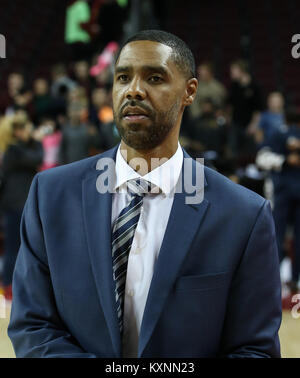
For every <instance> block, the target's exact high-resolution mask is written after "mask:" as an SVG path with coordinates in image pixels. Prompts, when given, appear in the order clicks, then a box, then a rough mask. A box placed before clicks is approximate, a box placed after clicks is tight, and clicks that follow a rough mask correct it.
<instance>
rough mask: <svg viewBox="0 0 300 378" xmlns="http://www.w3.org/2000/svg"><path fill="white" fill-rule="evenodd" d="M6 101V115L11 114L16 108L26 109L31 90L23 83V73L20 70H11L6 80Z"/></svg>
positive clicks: (30, 97) (28, 104)
mask: <svg viewBox="0 0 300 378" xmlns="http://www.w3.org/2000/svg"><path fill="white" fill-rule="evenodd" d="M7 90H8V103H7V107H6V110H5V113H6V115H9V114H13V113H14V112H15V111H16V110H18V109H23V110H28V109H29V106H30V103H31V100H32V92H31V90H30V88H28V87H27V86H26V84H25V79H24V75H23V74H22V73H20V72H12V73H11V74H10V75H9V76H8V80H7Z"/></svg>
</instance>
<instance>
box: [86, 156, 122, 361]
mask: <svg viewBox="0 0 300 378" xmlns="http://www.w3.org/2000/svg"><path fill="white" fill-rule="evenodd" d="M115 152H116V149H114V150H110V151H109V152H107V153H105V154H103V155H101V156H100V159H99V160H98V164H97V166H98V168H99V166H100V168H99V169H101V168H103V166H102V167H101V162H104V163H105V162H108V161H109V159H110V160H111V162H113V160H112V159H113V158H114V157H115ZM107 158H108V159H107ZM103 159H104V160H103ZM105 159H107V160H105ZM99 163H100V164H99ZM101 173H103V171H101V170H99V171H96V170H95V167H94V172H93V174H91V175H90V176H89V177H86V178H85V179H84V180H83V183H82V202H83V214H84V221H85V222H84V224H85V232H86V235H87V243H88V251H89V257H90V260H91V267H92V271H93V275H94V279H95V282H96V286H97V290H98V294H99V297H100V300H101V307H102V310H103V312H104V316H105V319H106V323H107V327H108V330H109V333H110V336H111V340H112V344H113V347H114V350H115V353H116V357H119V356H120V355H121V338H120V331H119V326H118V319H117V311H116V301H115V295H114V289H115V284H114V282H113V276H112V257H111V206H112V194H111V193H110V192H109V191H106V192H104V193H99V190H97V189H100V190H101V188H99V182H100V181H99V176H100V174H101ZM110 180H111V181H110V186H111V185H113V180H114V178H113V177H110ZM102 184H103V182H102Z"/></svg>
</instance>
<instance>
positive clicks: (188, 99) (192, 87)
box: [183, 77, 198, 106]
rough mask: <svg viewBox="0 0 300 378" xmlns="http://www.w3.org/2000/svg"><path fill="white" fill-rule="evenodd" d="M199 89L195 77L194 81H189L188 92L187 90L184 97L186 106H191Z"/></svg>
mask: <svg viewBox="0 0 300 378" xmlns="http://www.w3.org/2000/svg"><path fill="white" fill-rule="evenodd" d="M197 88H198V80H197V79H196V78H195V77H193V78H192V79H189V80H188V82H187V84H186V90H185V95H184V100H183V105H184V106H189V105H191V103H192V102H193V101H194V99H195V97H196V93H197Z"/></svg>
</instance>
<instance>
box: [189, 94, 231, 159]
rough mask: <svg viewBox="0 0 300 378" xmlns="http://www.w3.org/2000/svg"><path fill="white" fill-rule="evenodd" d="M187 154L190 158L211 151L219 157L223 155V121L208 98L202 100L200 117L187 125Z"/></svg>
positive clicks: (224, 132) (224, 135)
mask: <svg viewBox="0 0 300 378" xmlns="http://www.w3.org/2000/svg"><path fill="white" fill-rule="evenodd" d="M187 132H188V137H189V143H188V146H189V147H188V152H189V153H190V154H191V155H192V157H194V158H196V157H200V156H204V154H205V152H208V151H213V152H214V154H216V155H218V156H219V157H220V156H222V155H223V149H224V146H225V138H226V130H225V120H224V118H220V117H218V116H217V109H216V107H215V105H214V102H213V100H212V99H210V98H206V99H203V100H202V110H201V115H200V116H199V117H197V118H196V119H194V121H193V122H192V123H189V129H188V131H187Z"/></svg>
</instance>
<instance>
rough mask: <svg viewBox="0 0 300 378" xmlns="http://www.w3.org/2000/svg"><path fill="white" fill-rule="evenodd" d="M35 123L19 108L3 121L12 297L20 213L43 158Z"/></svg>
mask: <svg viewBox="0 0 300 378" xmlns="http://www.w3.org/2000/svg"><path fill="white" fill-rule="evenodd" d="M32 131H33V127H32V124H31V123H30V122H29V119H28V117H27V115H26V113H25V112H23V111H17V112H16V114H15V115H13V116H7V117H5V118H4V119H3V120H2V121H1V124H0V141H1V142H0V149H1V151H2V152H3V159H2V171H3V177H4V188H3V190H2V193H1V204H0V205H1V208H2V210H3V224H4V239H5V240H4V243H5V244H4V268H3V270H4V273H3V285H4V292H5V297H6V299H11V296H12V292H11V282H12V274H13V270H14V266H15V261H16V257H17V253H18V249H19V246H20V237H19V228H20V221H21V214H22V211H23V207H24V204H25V201H26V198H27V195H28V192H29V188H30V185H31V181H32V179H33V177H34V175H35V174H36V173H37V171H38V168H39V166H40V164H41V163H42V159H43V149H42V146H41V144H40V143H39V142H37V141H36V140H34V139H33V136H32Z"/></svg>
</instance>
